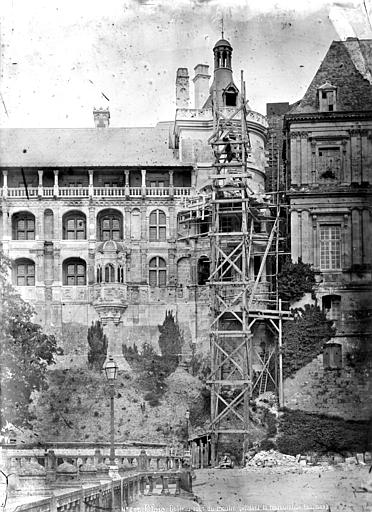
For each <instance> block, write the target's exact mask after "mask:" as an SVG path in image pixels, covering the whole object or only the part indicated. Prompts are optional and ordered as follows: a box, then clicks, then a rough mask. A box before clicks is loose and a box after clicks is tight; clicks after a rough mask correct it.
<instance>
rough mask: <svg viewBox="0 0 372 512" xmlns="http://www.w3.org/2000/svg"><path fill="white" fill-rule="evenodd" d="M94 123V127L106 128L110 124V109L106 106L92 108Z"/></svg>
mask: <svg viewBox="0 0 372 512" xmlns="http://www.w3.org/2000/svg"><path fill="white" fill-rule="evenodd" d="M93 117H94V124H95V125H96V128H108V127H109V126H110V111H109V109H108V108H102V107H101V108H98V109H97V108H96V107H94V109H93Z"/></svg>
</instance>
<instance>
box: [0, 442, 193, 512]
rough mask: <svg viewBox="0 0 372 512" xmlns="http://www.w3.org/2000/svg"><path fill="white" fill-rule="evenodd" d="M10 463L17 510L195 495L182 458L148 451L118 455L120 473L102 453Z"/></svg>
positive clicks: (44, 511)
mask: <svg viewBox="0 0 372 512" xmlns="http://www.w3.org/2000/svg"><path fill="white" fill-rule="evenodd" d="M5 462H6V464H5V465H4V460H3V461H2V464H1V467H2V470H3V471H4V473H5V474H8V475H11V477H10V479H9V486H8V502H7V503H8V505H7V509H9V510H12V511H17V512H23V511H35V512H57V511H58V512H63V511H65V510H71V511H72V512H73V511H74V510H76V511H79V512H82V511H84V512H85V511H86V512H89V510H90V508H92V507H104V508H105V507H106V508H111V509H112V510H113V509H114V508H119V509H120V510H122V509H123V508H124V507H127V506H128V505H130V504H131V503H133V502H134V501H136V500H137V499H139V498H140V497H141V496H143V495H156V494H162V495H173V496H177V495H181V494H183V495H192V483H191V482H192V480H191V474H190V471H188V470H187V469H183V468H182V459H181V457H175V456H159V455H158V456H151V455H150V456H149V455H148V454H147V453H146V452H145V450H141V452H140V453H139V454H138V455H136V456H135V457H120V456H119V457H117V459H116V464H117V466H116V469H115V470H114V468H113V467H112V466H110V465H109V460H108V457H106V456H104V455H102V453H101V451H100V450H99V449H96V450H95V453H94V456H93V457H84V456H81V457H78V458H67V457H64V458H63V459H62V460H61V459H60V458H59V457H57V456H56V454H55V453H54V451H53V450H48V452H47V453H45V456H44V458H38V457H36V456H28V457H26V456H22V457H18V458H16V457H11V458H8V459H7V460H6V461H5ZM26 496H27V497H29V499H28V500H27V503H26V504H25V499H26V498H25V497H26ZM31 497H32V498H31ZM45 497H47V498H45Z"/></svg>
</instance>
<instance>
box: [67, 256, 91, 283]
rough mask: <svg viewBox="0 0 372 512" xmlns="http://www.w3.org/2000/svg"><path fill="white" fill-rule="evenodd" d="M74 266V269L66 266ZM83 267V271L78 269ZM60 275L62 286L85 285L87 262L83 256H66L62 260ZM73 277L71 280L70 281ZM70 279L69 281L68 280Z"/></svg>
mask: <svg viewBox="0 0 372 512" xmlns="http://www.w3.org/2000/svg"><path fill="white" fill-rule="evenodd" d="M69 266H74V270H73V271H72V272H71V270H70V269H69V268H68V267H69ZM79 266H81V267H83V271H81V270H80V269H79ZM62 277H63V280H62V282H63V286H85V285H86V284H87V264H86V261H85V260H84V259H83V258H75V257H71V258H66V259H65V260H63V262H62ZM71 279H73V282H71ZM69 281H70V282H69Z"/></svg>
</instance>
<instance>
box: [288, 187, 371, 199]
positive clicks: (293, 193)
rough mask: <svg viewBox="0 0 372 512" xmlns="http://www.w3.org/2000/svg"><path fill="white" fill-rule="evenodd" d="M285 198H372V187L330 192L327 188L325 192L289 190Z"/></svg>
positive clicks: (318, 190) (317, 190)
mask: <svg viewBox="0 0 372 512" xmlns="http://www.w3.org/2000/svg"><path fill="white" fill-rule="evenodd" d="M286 195H287V197H288V198H289V199H291V198H296V197H297V198H300V197H303V198H306V197H319V196H324V197H361V196H363V197H369V196H372V187H368V188H362V187H360V188H348V189H342V190H340V189H338V190H337V189H335V190H330V189H329V188H328V189H326V190H320V189H319V188H318V189H313V190H311V189H306V190H290V191H288V192H287V194H286Z"/></svg>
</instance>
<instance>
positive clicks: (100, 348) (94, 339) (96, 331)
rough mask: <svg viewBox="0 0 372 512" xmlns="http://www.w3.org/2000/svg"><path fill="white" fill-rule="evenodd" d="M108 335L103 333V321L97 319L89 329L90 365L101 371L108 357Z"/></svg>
mask: <svg viewBox="0 0 372 512" xmlns="http://www.w3.org/2000/svg"><path fill="white" fill-rule="evenodd" d="M107 343H108V342H107V337H106V335H105V334H104V333H103V328H102V325H101V322H100V321H99V320H97V321H96V322H95V323H92V325H91V326H90V327H89V329H88V345H89V350H88V365H89V368H91V369H94V370H97V371H101V370H102V367H103V363H104V362H105V360H106V357H107Z"/></svg>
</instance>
